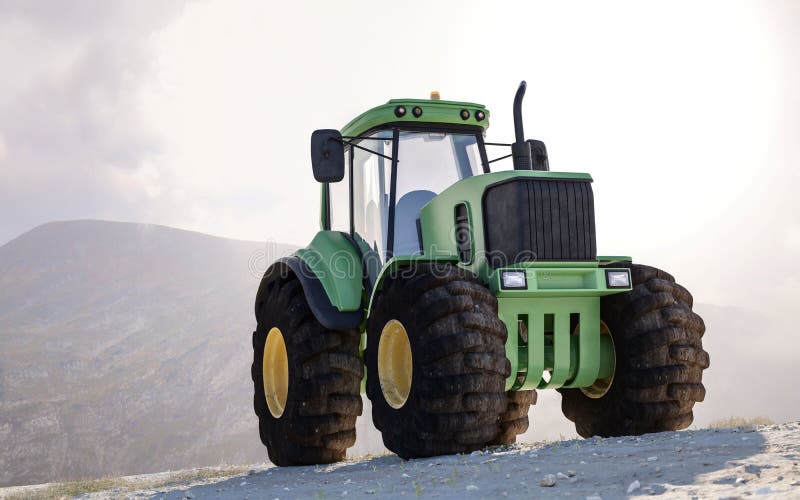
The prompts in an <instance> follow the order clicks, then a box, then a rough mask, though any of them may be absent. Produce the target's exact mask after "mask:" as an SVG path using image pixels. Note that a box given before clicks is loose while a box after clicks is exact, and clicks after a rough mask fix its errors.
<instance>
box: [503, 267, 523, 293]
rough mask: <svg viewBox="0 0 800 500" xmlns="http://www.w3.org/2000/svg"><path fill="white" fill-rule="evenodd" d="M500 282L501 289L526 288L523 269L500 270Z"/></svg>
mask: <svg viewBox="0 0 800 500" xmlns="http://www.w3.org/2000/svg"><path fill="white" fill-rule="evenodd" d="M500 282H501V284H502V288H503V290H520V289H521V290H526V289H527V288H528V282H527V280H526V279H525V271H501V272H500Z"/></svg>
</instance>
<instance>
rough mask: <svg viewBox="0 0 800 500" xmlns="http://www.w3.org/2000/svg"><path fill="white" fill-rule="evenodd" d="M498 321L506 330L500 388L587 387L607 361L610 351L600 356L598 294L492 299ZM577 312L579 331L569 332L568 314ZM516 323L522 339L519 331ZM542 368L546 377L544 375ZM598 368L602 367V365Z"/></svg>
mask: <svg viewBox="0 0 800 500" xmlns="http://www.w3.org/2000/svg"><path fill="white" fill-rule="evenodd" d="M497 302H498V313H499V316H500V319H501V320H502V321H503V322H504V323H505V324H506V327H507V328H508V340H507V341H506V357H508V359H509V361H510V362H511V375H510V376H509V377H508V379H506V390H512V389H513V390H529V389H557V388H559V387H587V386H590V385H591V384H592V383H593V382H594V381H595V380H596V379H597V378H598V375H599V374H600V373H601V365H606V366H607V365H608V364H613V353H612V356H611V357H610V358H608V359H601V356H600V353H601V350H600V299H599V298H598V297H571V298H568V299H565V298H538V299H531V298H528V297H505V298H498V299H497ZM572 314H576V315H578V318H579V319H578V321H579V324H580V326H581V327H580V333H578V334H577V335H573V330H572V328H571V325H570V320H571V315H572ZM520 322H521V323H522V324H523V325H524V326H525V328H526V330H527V342H525V341H524V337H523V336H522V335H520ZM545 371H547V372H548V373H549V375H550V377H549V380H546V379H545V378H544V376H543V375H544V373H545ZM603 371H607V368H606V369H605V370H603Z"/></svg>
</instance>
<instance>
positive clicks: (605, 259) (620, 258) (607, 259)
mask: <svg viewBox="0 0 800 500" xmlns="http://www.w3.org/2000/svg"><path fill="white" fill-rule="evenodd" d="M597 260H598V262H600V264H601V265H606V264H614V263H616V262H633V259H632V258H630V257H628V256H626V255H598V256H597Z"/></svg>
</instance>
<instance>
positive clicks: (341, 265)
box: [295, 231, 363, 311]
mask: <svg viewBox="0 0 800 500" xmlns="http://www.w3.org/2000/svg"><path fill="white" fill-rule="evenodd" d="M295 254H296V255H297V256H298V257H300V258H301V259H303V261H304V262H305V263H306V264H307V265H308V267H310V268H311V270H312V271H313V272H314V274H315V275H316V276H317V278H318V279H319V280H320V282H321V283H322V287H323V288H324V289H325V293H326V294H327V295H328V299H330V301H331V304H333V305H334V306H335V307H336V308H337V309H339V310H340V311H357V310H359V309H361V299H362V291H363V280H362V276H361V258H360V256H359V254H358V251H357V250H356V249H355V248H353V245H352V243H351V242H350V240H349V239H348V238H347V237H346V236H345V235H344V234H342V233H340V232H339V231H319V232H317V234H316V236H314V239H313V240H312V241H311V243H310V244H309V245H308V246H307V247H305V248H301V249H300V250H298V251H297V252H296V253H295Z"/></svg>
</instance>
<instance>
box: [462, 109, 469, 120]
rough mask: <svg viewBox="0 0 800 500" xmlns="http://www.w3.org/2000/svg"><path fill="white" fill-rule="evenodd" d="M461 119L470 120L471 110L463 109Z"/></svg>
mask: <svg viewBox="0 0 800 500" xmlns="http://www.w3.org/2000/svg"><path fill="white" fill-rule="evenodd" d="M461 119H462V120H469V110H468V109H462V110H461Z"/></svg>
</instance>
